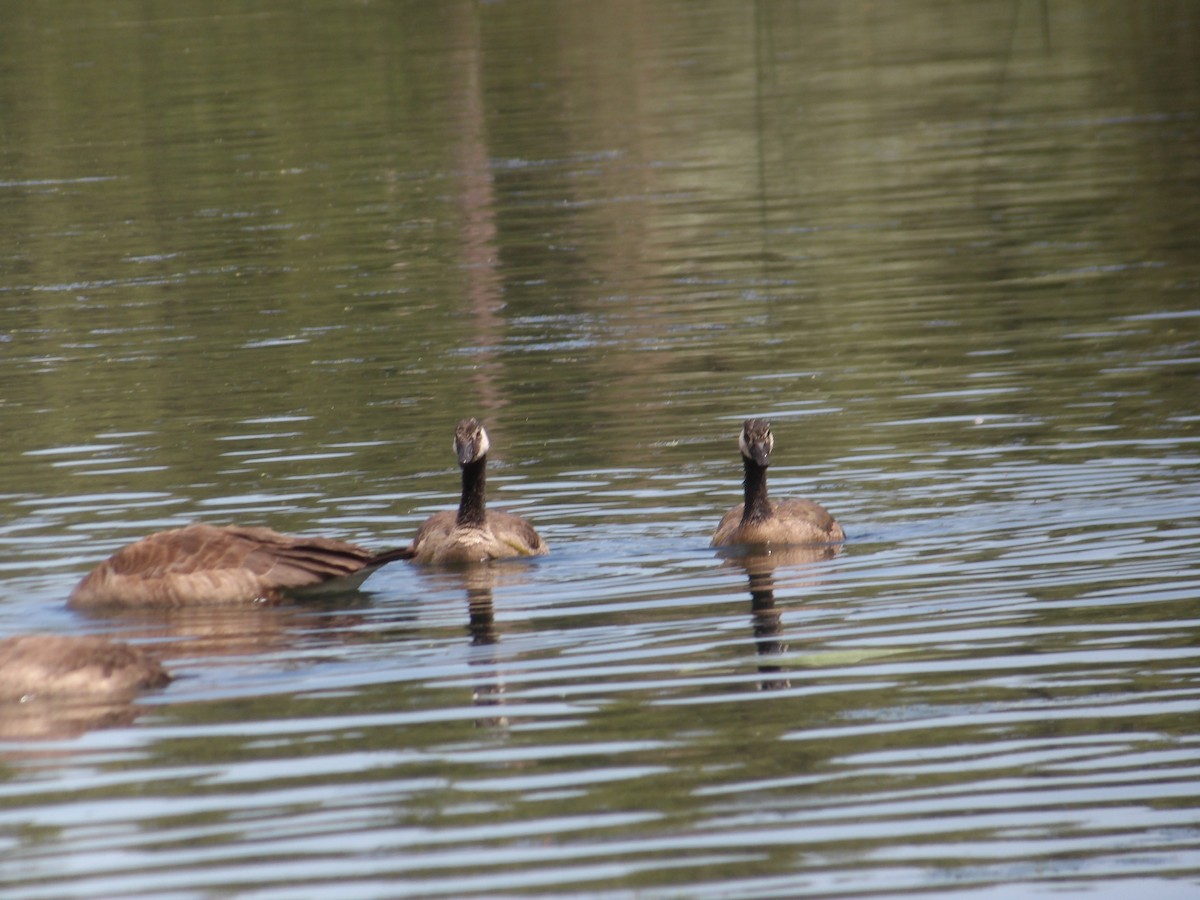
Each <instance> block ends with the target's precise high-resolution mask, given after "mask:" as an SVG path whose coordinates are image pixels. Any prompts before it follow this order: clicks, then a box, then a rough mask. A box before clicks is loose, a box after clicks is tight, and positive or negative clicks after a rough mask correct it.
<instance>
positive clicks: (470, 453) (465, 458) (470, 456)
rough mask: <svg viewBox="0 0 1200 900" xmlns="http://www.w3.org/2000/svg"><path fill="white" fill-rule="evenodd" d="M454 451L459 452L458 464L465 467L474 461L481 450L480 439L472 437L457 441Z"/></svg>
mask: <svg viewBox="0 0 1200 900" xmlns="http://www.w3.org/2000/svg"><path fill="white" fill-rule="evenodd" d="M454 449H455V450H456V451H457V452H458V464H459V465H460V466H465V465H467V463H470V462H473V461H474V459H475V455H476V453H477V451H478V450H479V438H478V437H477V436H472V437H469V438H463V439H462V440H458V441H455V442H454Z"/></svg>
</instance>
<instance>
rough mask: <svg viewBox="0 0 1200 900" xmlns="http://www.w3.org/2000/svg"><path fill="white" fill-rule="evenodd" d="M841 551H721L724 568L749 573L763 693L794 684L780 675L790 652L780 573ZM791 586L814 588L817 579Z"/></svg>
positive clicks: (820, 546) (813, 548)
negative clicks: (778, 589) (779, 596)
mask: <svg viewBox="0 0 1200 900" xmlns="http://www.w3.org/2000/svg"><path fill="white" fill-rule="evenodd" d="M840 550H841V545H840V544H836V545H835V544H818V545H812V546H797V547H774V548H771V549H770V550H767V549H765V548H763V547H761V546H760V547H742V548H737V549H728V550H722V551H720V553H721V555H722V556H724V557H725V558H726V559H725V565H727V566H733V567H736V568H739V569H741V570H742V571H744V572H745V573H746V581H747V583H748V585H749V587H750V625H751V630H752V631H753V633H754V652H755V654H756V655H757V656H758V660H759V662H758V671H759V674H760V675H762V676H764V677H763V678H762V680H761V681H759V683H758V686H759V689H760V690H764V691H771V690H779V689H781V688H787V687H791V681H790V680H788V678H787V677H786V676H784V675H782V674H781V673H782V672H784V671H785V670H784V667H783V665H781V658H782V657H783V656H785V655H786V654H787V652H788V645H787V643H786V642H785V641H784V640H783V613H782V611H781V610H780V609H779V608H778V607H777V606H776V605H775V575H776V571H777V570H778V569H784V568H786V569H795V570H800V571H802V570H804V569H806V568H809V567H812V566H813V565H815V564H816V563H819V562H824V561H825V560H828V559H832V558H833V557H834V556H836V555H837V554H838V553H839V552H840ZM788 583H789V585H792V584H797V583H800V584H804V585H812V584H814V583H815V579H801V580H800V582H795V581H793V580H791V579H789V582H788Z"/></svg>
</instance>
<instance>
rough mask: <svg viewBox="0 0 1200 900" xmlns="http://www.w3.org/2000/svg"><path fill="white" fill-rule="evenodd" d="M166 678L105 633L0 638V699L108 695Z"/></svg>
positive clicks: (141, 654)
mask: <svg viewBox="0 0 1200 900" xmlns="http://www.w3.org/2000/svg"><path fill="white" fill-rule="evenodd" d="M170 680H171V676H170V675H169V674H168V673H167V670H166V669H164V668H163V666H162V663H160V662H159V661H158V660H157V659H155V658H154V657H153V656H151V655H150V654H149V653H147V652H146V651H144V650H141V649H139V648H137V647H132V646H130V645H129V644H124V643H121V642H119V641H110V640H108V639H107V638H102V637H95V636H90V635H85V636H65V635H52V634H27V635H20V636H18V637H10V638H6V639H5V640H2V641H0V700H12V699H20V698H23V697H28V696H34V695H37V696H46V695H54V696H64V695H77V696H89V697H93V698H104V699H110V700H111V699H116V698H118V697H131V696H132V695H133V694H134V693H136V692H137V691H139V690H142V689H145V688H153V687H162V686H163V685H165V684H167V683H168V682H169V681H170Z"/></svg>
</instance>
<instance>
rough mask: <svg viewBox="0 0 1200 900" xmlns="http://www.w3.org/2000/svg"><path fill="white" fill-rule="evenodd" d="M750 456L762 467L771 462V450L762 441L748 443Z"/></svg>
mask: <svg viewBox="0 0 1200 900" xmlns="http://www.w3.org/2000/svg"><path fill="white" fill-rule="evenodd" d="M750 458H751V459H752V460H754V462H755V463H756V464H757V465H760V466H762V467H763V468H764V469H765V468H766V467H767V466H769V465H770V464H771V451H770V449H768V447H767V445H766V444H765V443H764V442H762V441H755V442H754V443H753V444H751V445H750Z"/></svg>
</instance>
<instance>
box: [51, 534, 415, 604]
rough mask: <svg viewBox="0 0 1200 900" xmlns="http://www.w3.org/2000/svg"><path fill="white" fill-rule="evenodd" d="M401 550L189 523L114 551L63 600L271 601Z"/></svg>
mask: <svg viewBox="0 0 1200 900" xmlns="http://www.w3.org/2000/svg"><path fill="white" fill-rule="evenodd" d="M407 555H408V550H407V548H406V549H402V550H391V551H386V552H384V553H372V552H371V551H370V550H366V549H364V548H363V547H359V546H357V545H356V544H350V543H347V542H345V541H337V540H332V539H329V538H317V537H293V536H291V535H286V534H280V533H279V532H277V531H273V530H271V529H270V528H249V527H243V526H238V525H226V526H216V525H205V524H202V523H197V524H194V525H188V526H187V527H185V528H176V529H172V530H170V531H160V532H157V533H155V534H151V535H149V536H148V537H145V538H142V539H141V540H140V541H136V542H135V543H132V544H130V545H128V546H126V547H123V548H122V549H120V550H118V551H117V552H116V553H115V554H113V555H112V556H111V557H109V558H108V559H107V560H105V561H104V562H102V563H101V564H100V565H99V566H97V567H96V568H95V569H93V570H92V571H91V572H90V573H89V574H88V575H87V576H86V577H84V579H83V580H82V581H80V582H79V584H78V585H77V586H76V587H75V590H74V591H73V592H72V593H71V599H70V601H69V605H70V606H72V607H74V608H76V609H81V608H93V607H145V606H154V607H175V606H200V605H210V606H212V605H221V604H237V603H249V602H253V601H261V602H268V603H278V602H280V601H281V600H282V599H283V598H284V597H285V595H286V594H287V593H288V592H291V591H295V590H301V589H304V588H311V587H313V586H316V585H320V584H324V583H327V582H331V581H335V580H337V579H343V578H353V579H354V580H355V581H361V580H362V579H363V578H365V577H366V576H367V575H368V574H370V572H372V571H374V570H375V569H376V568H378V567H379V566H381V565H383V564H384V563H385V562H390V561H391V560H393V559H401V558H406V557H407ZM353 586H355V585H353V584H351V585H347V587H353Z"/></svg>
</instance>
